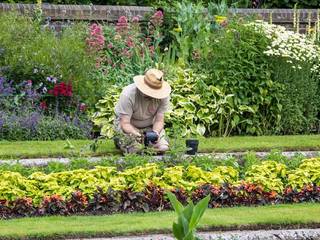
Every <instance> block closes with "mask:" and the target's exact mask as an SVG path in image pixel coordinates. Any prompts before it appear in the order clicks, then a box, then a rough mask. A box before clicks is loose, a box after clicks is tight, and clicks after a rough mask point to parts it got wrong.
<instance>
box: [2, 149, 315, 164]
mask: <svg viewBox="0 0 320 240" xmlns="http://www.w3.org/2000/svg"><path fill="white" fill-rule="evenodd" d="M245 154H246V152H230V153H199V154H198V156H212V158H213V159H221V160H225V159H227V158H229V157H235V158H238V159H241V158H243V156H244V155H245ZM255 154H256V156H257V157H258V158H265V157H266V156H267V155H268V154H270V152H256V153H255ZM281 154H282V155H283V156H285V157H287V158H292V157H294V156H295V155H296V154H301V155H303V156H304V157H305V158H313V157H317V156H319V152H318V151H291V152H282V153H281ZM188 156H189V155H186V156H185V157H188ZM162 157H163V156H155V157H154V158H155V160H158V161H161V159H162ZM189 157H190V156H189ZM102 158H103V157H88V160H89V161H90V162H97V161H99V160H101V159H102ZM121 160H122V159H121V157H119V161H121ZM70 161H71V159H70V158H34V159H20V160H0V165H1V164H17V163H20V164H21V165H23V166H26V167H33V166H46V165H48V164H49V162H59V163H63V164H68V163H70Z"/></svg>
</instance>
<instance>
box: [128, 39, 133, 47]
mask: <svg viewBox="0 0 320 240" xmlns="http://www.w3.org/2000/svg"><path fill="white" fill-rule="evenodd" d="M127 46H128V47H129V48H132V47H134V42H133V40H132V38H131V37H128V39H127Z"/></svg>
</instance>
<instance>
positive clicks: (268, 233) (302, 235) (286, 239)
mask: <svg viewBox="0 0 320 240" xmlns="http://www.w3.org/2000/svg"><path fill="white" fill-rule="evenodd" d="M199 237H201V239H203V240H213V239H215V240H303V239H306V240H318V239H320V229H296V230H259V231H229V232H206V233H200V234H199ZM82 239H83V238H82ZM91 240H174V238H173V237H171V236H169V235H148V236H139V237H113V238H91Z"/></svg>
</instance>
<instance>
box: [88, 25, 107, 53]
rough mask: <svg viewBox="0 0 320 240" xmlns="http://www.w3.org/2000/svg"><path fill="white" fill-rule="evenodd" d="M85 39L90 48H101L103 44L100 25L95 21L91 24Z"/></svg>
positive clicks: (97, 49) (96, 49) (103, 39)
mask: <svg viewBox="0 0 320 240" xmlns="http://www.w3.org/2000/svg"><path fill="white" fill-rule="evenodd" d="M86 41H87V45H88V46H89V48H90V50H93V51H99V50H102V49H103V47H104V44H105V38H104V36H103V30H102V27H101V26H100V25H98V24H96V23H94V24H92V25H91V26H90V35H89V37H88V38H87V40H86Z"/></svg>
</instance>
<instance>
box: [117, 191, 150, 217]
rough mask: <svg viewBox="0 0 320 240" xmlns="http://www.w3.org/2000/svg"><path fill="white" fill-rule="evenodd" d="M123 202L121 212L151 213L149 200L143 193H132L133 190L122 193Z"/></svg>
mask: <svg viewBox="0 0 320 240" xmlns="http://www.w3.org/2000/svg"><path fill="white" fill-rule="evenodd" d="M120 195H121V202H120V211H123V212H134V211H138V212H139V211H143V212H149V211H150V208H149V205H148V203H147V198H146V196H145V194H144V193H143V192H132V191H131V190H125V191H121V192H120Z"/></svg>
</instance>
